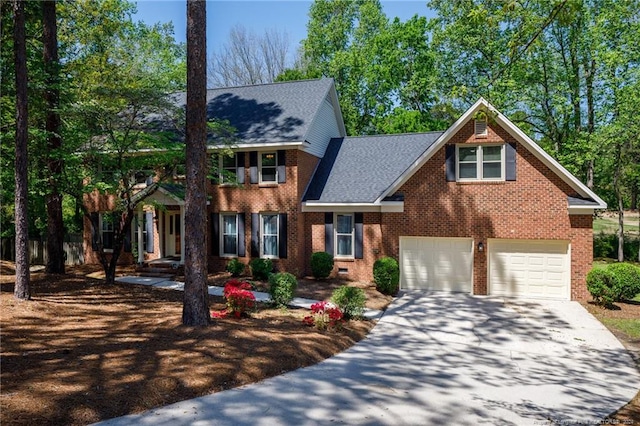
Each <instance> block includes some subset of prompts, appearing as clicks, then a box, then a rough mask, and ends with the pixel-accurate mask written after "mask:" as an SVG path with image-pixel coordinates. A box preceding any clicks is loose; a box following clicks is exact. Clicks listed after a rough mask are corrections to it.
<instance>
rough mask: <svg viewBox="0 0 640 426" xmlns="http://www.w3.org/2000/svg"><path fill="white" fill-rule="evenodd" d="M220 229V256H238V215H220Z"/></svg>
mask: <svg viewBox="0 0 640 426" xmlns="http://www.w3.org/2000/svg"><path fill="white" fill-rule="evenodd" d="M220 222H221V223H220V225H221V226H220V228H221V229H222V233H221V234H222V238H221V241H220V254H221V255H222V256H237V255H238V215H237V214H236V213H230V214H224V213H223V214H221V215H220Z"/></svg>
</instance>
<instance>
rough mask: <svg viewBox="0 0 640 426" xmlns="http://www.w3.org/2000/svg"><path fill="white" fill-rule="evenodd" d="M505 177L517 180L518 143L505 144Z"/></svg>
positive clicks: (509, 179)
mask: <svg viewBox="0 0 640 426" xmlns="http://www.w3.org/2000/svg"><path fill="white" fill-rule="evenodd" d="M505 149H506V150H507V151H506V152H505V160H506V164H505V174H506V176H505V179H506V180H508V181H514V180H516V144H515V143H513V142H510V143H508V144H506V145H505Z"/></svg>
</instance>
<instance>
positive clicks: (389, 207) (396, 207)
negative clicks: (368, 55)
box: [302, 201, 404, 213]
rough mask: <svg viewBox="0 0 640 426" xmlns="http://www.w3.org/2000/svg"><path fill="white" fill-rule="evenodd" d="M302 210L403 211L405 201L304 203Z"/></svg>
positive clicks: (349, 211)
mask: <svg viewBox="0 0 640 426" xmlns="http://www.w3.org/2000/svg"><path fill="white" fill-rule="evenodd" d="M302 212H303V213H306V212H345V213H352V212H374V213H402V212H404V201H387V202H383V203H313V202H308V201H307V202H304V203H302Z"/></svg>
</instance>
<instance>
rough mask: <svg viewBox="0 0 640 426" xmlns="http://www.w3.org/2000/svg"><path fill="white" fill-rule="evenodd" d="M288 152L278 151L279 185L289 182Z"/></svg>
mask: <svg viewBox="0 0 640 426" xmlns="http://www.w3.org/2000/svg"><path fill="white" fill-rule="evenodd" d="M286 163H287V152H286V151H285V150H284V149H281V150H279V151H278V183H286V182H287V168H286V167H285V164H286Z"/></svg>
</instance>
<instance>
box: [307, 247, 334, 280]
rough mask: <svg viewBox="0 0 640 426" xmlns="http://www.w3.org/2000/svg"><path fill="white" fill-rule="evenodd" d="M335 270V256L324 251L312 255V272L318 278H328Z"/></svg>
mask: <svg viewBox="0 0 640 426" xmlns="http://www.w3.org/2000/svg"><path fill="white" fill-rule="evenodd" d="M331 271H333V256H331V255H330V254H329V253H327V252H324V251H318V252H315V253H313V254H312V255H311V273H312V274H313V276H314V277H316V278H327V277H328V276H329V274H331Z"/></svg>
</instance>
